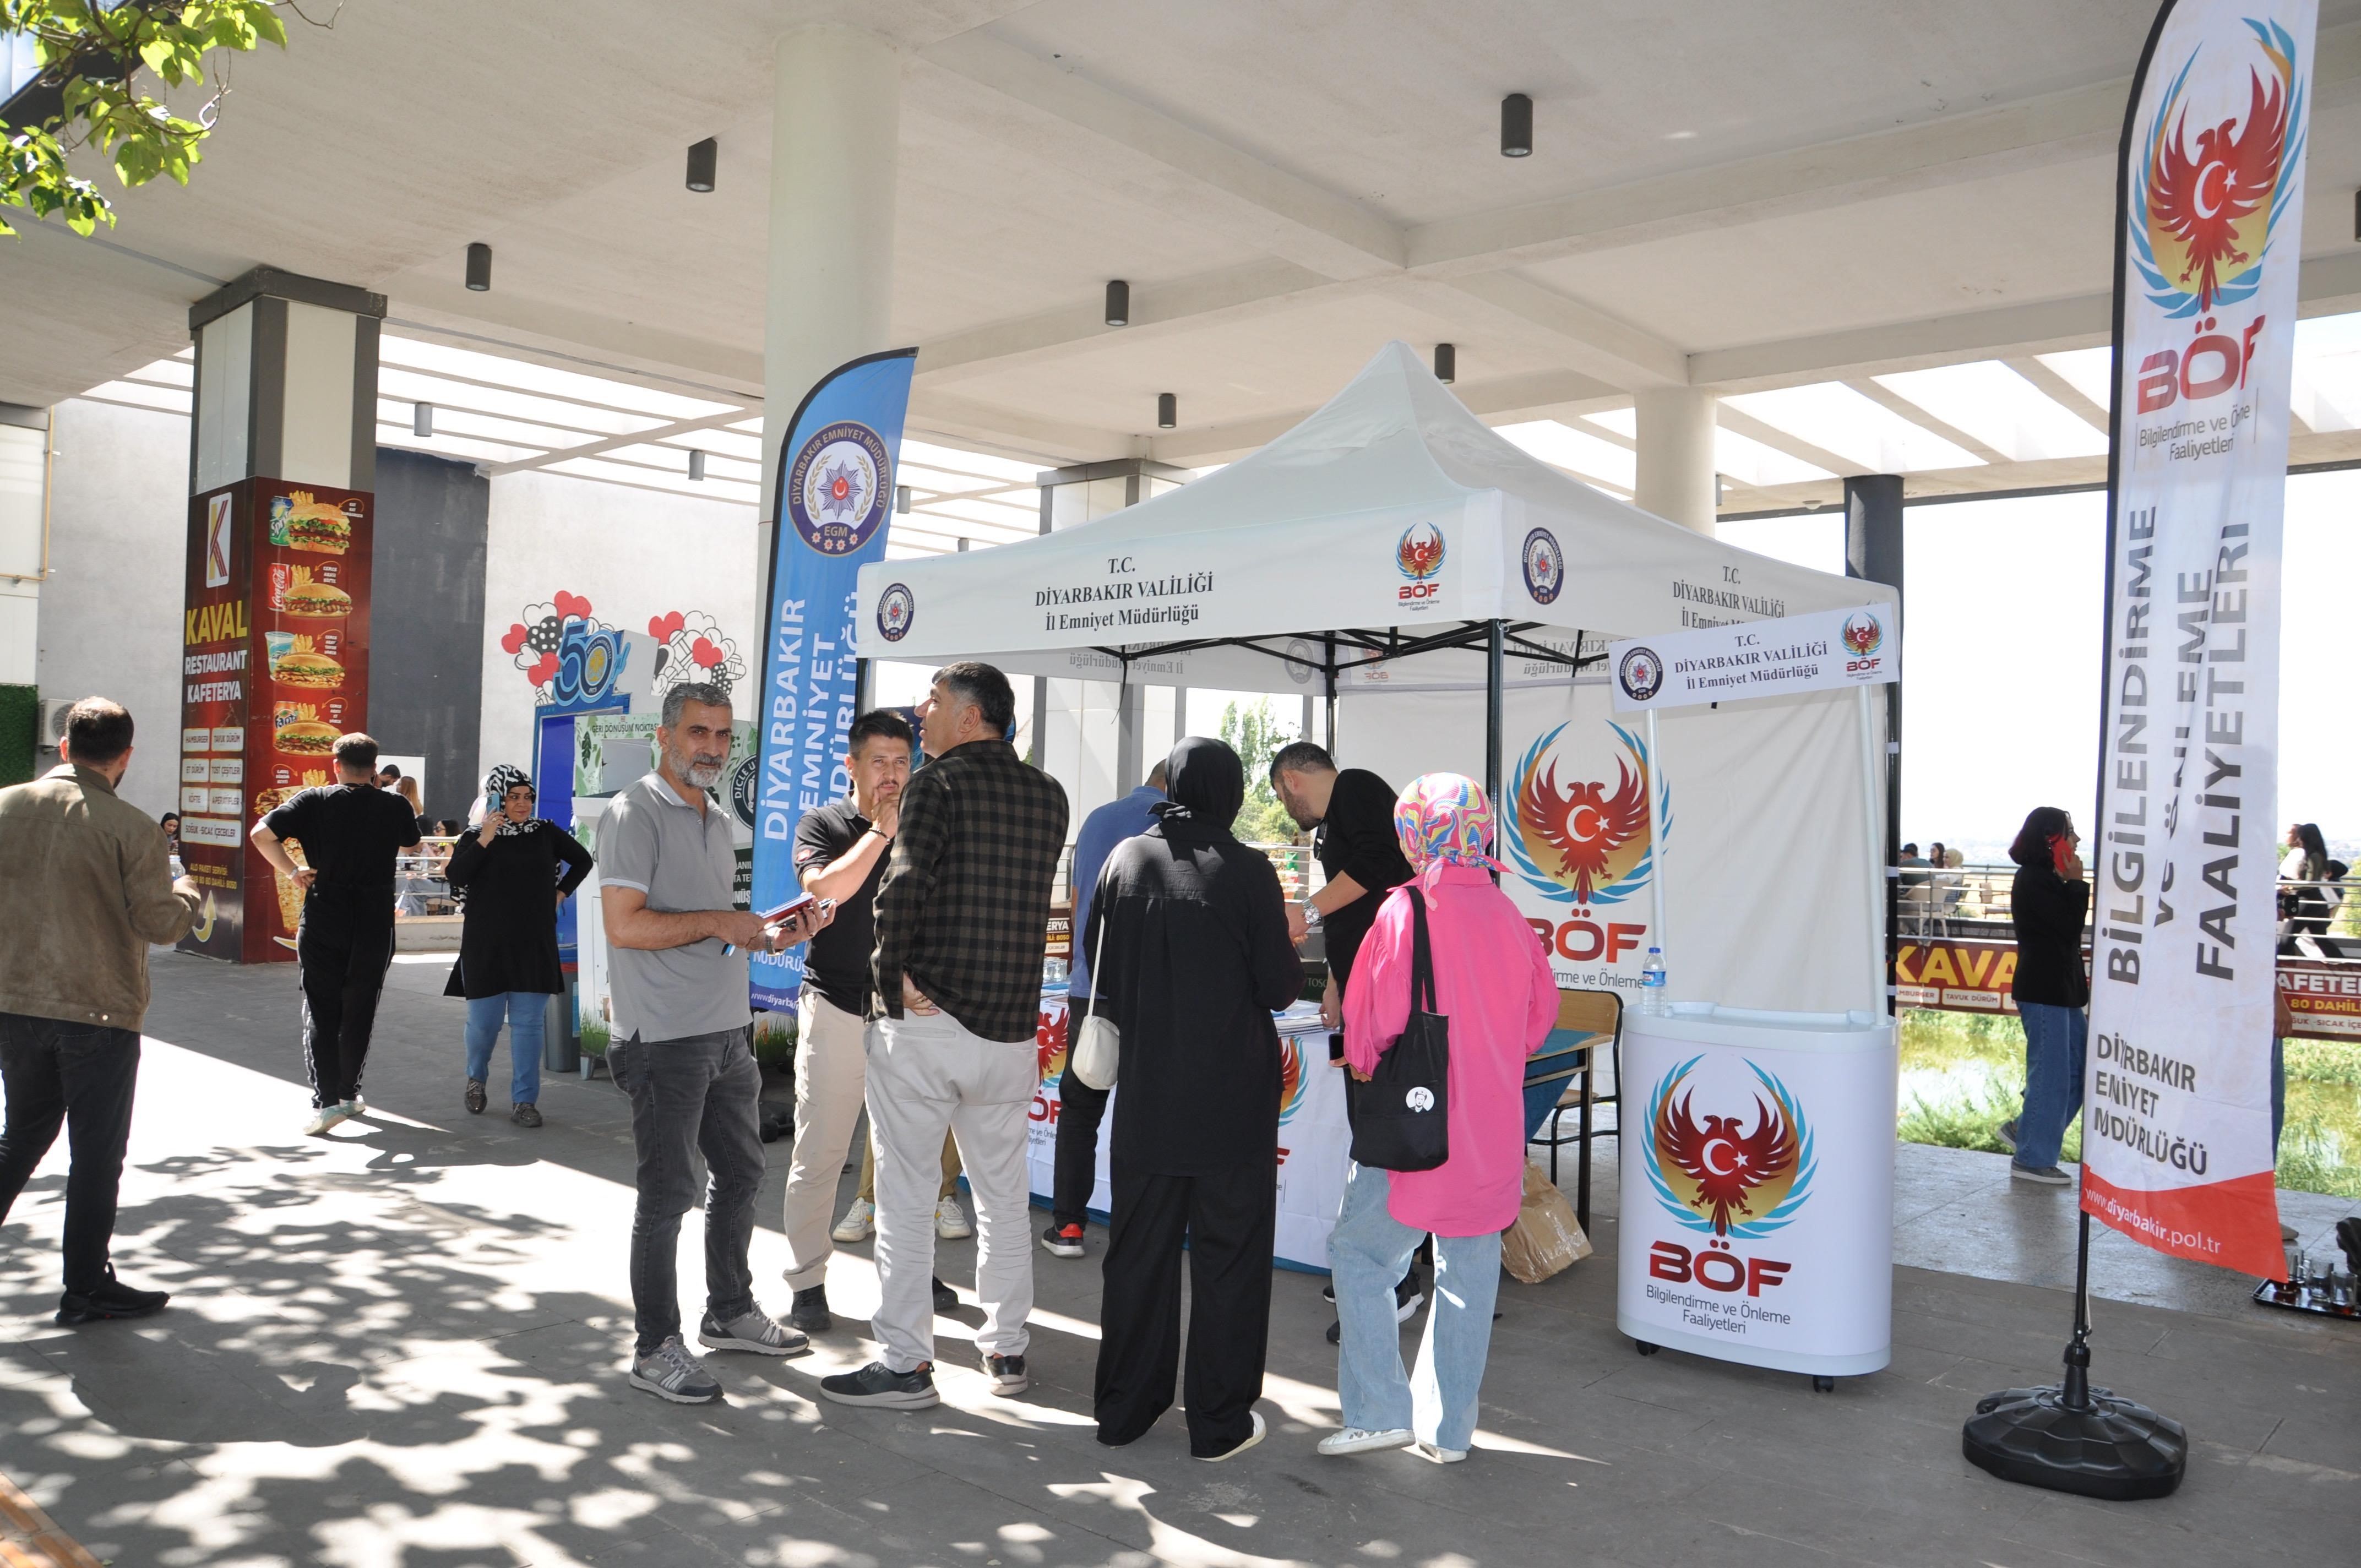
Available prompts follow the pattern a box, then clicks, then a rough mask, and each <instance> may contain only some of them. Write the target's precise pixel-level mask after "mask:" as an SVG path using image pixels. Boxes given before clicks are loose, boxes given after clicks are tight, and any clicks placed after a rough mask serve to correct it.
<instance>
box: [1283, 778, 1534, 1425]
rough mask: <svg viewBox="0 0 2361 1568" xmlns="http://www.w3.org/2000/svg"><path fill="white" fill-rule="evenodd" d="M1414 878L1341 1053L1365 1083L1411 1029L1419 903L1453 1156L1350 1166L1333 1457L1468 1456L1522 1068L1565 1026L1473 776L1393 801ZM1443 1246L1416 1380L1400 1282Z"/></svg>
mask: <svg viewBox="0 0 2361 1568" xmlns="http://www.w3.org/2000/svg"><path fill="white" fill-rule="evenodd" d="M1394 831H1395V833H1396V834H1397V835H1398V836H1399V837H1400V839H1401V845H1402V852H1403V853H1404V854H1406V855H1407V856H1409V858H1410V863H1411V866H1412V867H1413V868H1415V870H1416V872H1417V874H1416V875H1415V876H1414V877H1412V878H1411V881H1410V882H1408V883H1404V884H1403V885H1401V886H1400V887H1398V888H1396V889H1394V890H1393V892H1392V893H1390V894H1388V895H1387V897H1386V901H1385V904H1384V905H1383V906H1382V907H1380V908H1379V910H1378V919H1377V924H1376V925H1375V926H1374V927H1371V928H1370V931H1369V935H1368V938H1367V940H1365V941H1364V942H1363V943H1362V945H1361V952H1360V956H1359V958H1358V959H1356V960H1355V962H1354V965H1353V975H1352V979H1351V980H1350V981H1348V982H1347V983H1346V986H1345V1065H1346V1066H1347V1067H1348V1068H1350V1069H1352V1072H1353V1075H1354V1076H1355V1077H1356V1078H1359V1079H1363V1080H1367V1078H1368V1076H1369V1075H1370V1073H1371V1072H1372V1071H1374V1070H1375V1069H1376V1068H1377V1065H1378V1058H1379V1057H1381V1056H1383V1055H1384V1054H1385V1052H1386V1051H1387V1050H1388V1049H1389V1047H1392V1045H1393V1043H1394V1042H1395V1040H1396V1039H1398V1038H1399V1037H1400V1035H1401V1032H1402V1029H1403V1027H1404V1026H1405V1025H1407V1024H1408V1023H1409V1021H1410V1007H1411V928H1412V925H1413V912H1412V908H1411V902H1410V901H1411V899H1412V898H1422V899H1424V900H1425V902H1426V911H1427V926H1428V928H1429V936H1430V942H1431V949H1432V953H1433V967H1434V993H1435V999H1434V1008H1435V1011H1437V1012H1438V1013H1441V1014H1443V1015H1444V1017H1446V1018H1448V1019H1450V1021H1451V1056H1450V1070H1449V1077H1448V1079H1447V1080H1446V1083H1447V1092H1446V1093H1445V1095H1444V1104H1445V1108H1446V1109H1445V1115H1446V1116H1447V1118H1448V1124H1449V1127H1450V1134H1451V1157H1450V1158H1448V1159H1446V1160H1445V1161H1444V1163H1443V1164H1441V1165H1439V1166H1437V1167H1435V1168H1433V1170H1419V1171H1388V1170H1378V1169H1376V1168H1371V1167H1367V1166H1357V1165H1356V1166H1355V1167H1354V1168H1353V1172H1352V1176H1351V1178H1350V1179H1348V1180H1347V1181H1346V1183H1345V1202H1344V1209H1343V1212H1341V1213H1340V1214H1338V1216H1337V1219H1336V1228H1335V1230H1334V1232H1332V1233H1331V1234H1330V1235H1329V1238H1328V1262H1329V1266H1330V1267H1331V1269H1332V1270H1333V1271H1334V1275H1335V1289H1336V1317H1337V1321H1338V1323H1339V1324H1340V1325H1341V1326H1342V1331H1343V1332H1342V1334H1341V1336H1340V1340H1339V1344H1338V1350H1337V1369H1336V1391H1337V1395H1338V1397H1339V1398H1340V1400H1341V1402H1342V1403H1343V1406H1344V1417H1345V1428H1344V1430H1343V1431H1339V1432H1335V1433H1334V1434H1332V1435H1330V1436H1329V1437H1327V1438H1325V1439H1323V1440H1322V1442H1321V1444H1320V1452H1321V1453H1328V1454H1345V1453H1372V1452H1374V1451H1376V1450H1378V1449H1387V1448H1406V1447H1409V1446H1410V1445H1411V1443H1412V1442H1415V1443H1416V1444H1417V1446H1418V1451H1419V1453H1422V1454H1423V1455H1424V1456H1425V1457H1426V1458H1429V1459H1432V1460H1433V1461H1434V1462H1435V1463H1436V1464H1453V1463H1455V1462H1456V1461H1458V1460H1462V1459H1465V1458H1466V1457H1467V1445H1468V1442H1469V1441H1470V1440H1471V1439H1472V1438H1473V1437H1474V1435H1475V1431H1476V1395H1477V1389H1478V1388H1479V1387H1481V1386H1482V1385H1483V1381H1484V1361H1485V1357H1486V1355H1487V1354H1488V1352H1489V1351H1490V1349H1491V1343H1492V1298H1493V1294H1494V1292H1495V1291H1496V1290H1497V1289H1498V1288H1499V1282H1500V1233H1501V1232H1502V1231H1503V1230H1506V1229H1507V1228H1508V1226H1509V1224H1510V1222H1511V1221H1513V1220H1515V1218H1516V1217H1517V1206H1518V1203H1519V1202H1520V1201H1521V1199H1522V1197H1523V1193H1524V1176H1525V1169H1524V1168H1525V1126H1524V1076H1525V1058H1527V1057H1530V1056H1531V1055H1532V1053H1533V1052H1534V1051H1535V1050H1536V1049H1538V1048H1539V1047H1540V1046H1541V1043H1542V1041H1543V1038H1544V1037H1545V1036H1547V1035H1548V1034H1549V1032H1550V1029H1551V1028H1552V1026H1554V1025H1555V1024H1556V1022H1557V982H1556V981H1555V980H1554V979H1553V978H1552V977H1551V974H1550V968H1549V959H1548V956H1547V954H1545V953H1544V952H1543V948H1542V945H1541V939H1540V938H1538V937H1536V936H1534V934H1533V928H1532V927H1531V926H1529V925H1527V924H1526V923H1525V919H1524V916H1521V915H1520V914H1518V913H1517V908H1516V905H1513V904H1511V903H1510V902H1509V898H1508V895H1507V894H1503V893H1502V892H1501V891H1500V890H1499V888H1497V887H1495V886H1494V885H1493V884H1492V880H1491V878H1490V877H1489V876H1488V875H1486V874H1485V873H1486V868H1487V867H1492V866H1496V865H1497V863H1498V862H1496V861H1493V860H1492V859H1491V857H1490V855H1489V854H1488V850H1489V849H1490V846H1491V841H1492V803H1491V802H1490V801H1488V800H1487V799H1486V798H1485V796H1484V792H1483V791H1482V790H1481V789H1480V788H1478V787H1477V784H1476V783H1475V781H1473V780H1472V779H1467V778H1463V777H1461V776H1460V775H1459V774H1457V773H1428V774H1427V775H1425V776H1424V777H1422V778H1420V779H1416V780H1413V781H1412V782H1411V785H1410V787H1409V788H1407V789H1405V790H1403V791H1402V793H1401V796H1400V799H1399V800H1398V801H1396V802H1395V804H1394ZM1429 1233H1432V1234H1433V1237H1434V1290H1433V1305H1432V1306H1431V1307H1430V1308H1429V1309H1428V1310H1427V1319H1426V1337H1425V1339H1424V1340H1423V1342H1422V1343H1421V1344H1420V1346H1419V1354H1418V1372H1417V1376H1416V1378H1415V1381H1413V1380H1412V1378H1411V1376H1408V1375H1406V1374H1405V1373H1404V1371H1403V1369H1402V1360H1401V1340H1400V1330H1399V1329H1397V1328H1396V1326H1395V1321H1394V1281H1396V1280H1398V1279H1400V1277H1401V1275H1402V1270H1403V1269H1404V1268H1405V1267H1406V1266H1408V1265H1409V1263H1410V1260H1411V1254H1412V1253H1414V1252H1415V1251H1416V1250H1417V1249H1418V1245H1419V1243H1420V1242H1421V1241H1422V1240H1423V1239H1425V1237H1426V1236H1427V1234H1429Z"/></svg>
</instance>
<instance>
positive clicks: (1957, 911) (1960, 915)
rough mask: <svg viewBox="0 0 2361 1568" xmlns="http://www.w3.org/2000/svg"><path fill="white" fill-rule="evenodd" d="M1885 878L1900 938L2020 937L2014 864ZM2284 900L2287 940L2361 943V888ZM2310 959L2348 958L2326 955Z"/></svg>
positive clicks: (2308, 886) (1909, 870) (2312, 891)
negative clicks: (1891, 893)
mask: <svg viewBox="0 0 2361 1568" xmlns="http://www.w3.org/2000/svg"><path fill="white" fill-rule="evenodd" d="M1886 874H1887V875H1888V876H1890V877H1892V878H1893V879H1894V882H1895V883H1896V889H1895V891H1896V893H1897V894H1898V895H1899V896H1898V897H1897V899H1896V901H1895V911H1894V931H1895V934H1896V935H1897V936H1901V937H1916V938H1929V937H1940V938H1971V939H1974V940H1978V941H1993V942H2008V941H2014V940H2015V938H2016V927H2015V920H2014V906H2013V905H2012V904H2011V902H2010V896H2011V893H2012V891H2013V889H2014V886H2015V879H2016V868H2015V866H2003V865H1973V866H1949V867H1945V866H1911V865H1903V866H1889V867H1888V868H1886ZM2094 913H2095V912H2094ZM2279 916H2280V919H2279V937H2280V938H2281V939H2282V940H2288V939H2295V940H2298V941H2301V939H2302V938H2307V937H2309V938H2321V937H2326V938H2329V942H2330V945H2333V946H2339V947H2341V946H2343V945H2344V943H2343V942H2342V941H2340V940H2339V938H2345V939H2349V940H2351V941H2355V942H2361V886H2356V885H2353V884H2351V883H2338V882H2282V883H2279ZM2085 925H2086V927H2087V925H2088V921H2087V920H2086V921H2085ZM2312 945H2314V946H2317V945H2319V944H2317V943H2316V942H2315V943H2314V944H2312ZM2309 956H2312V957H2315V958H2339V957H2344V956H2346V955H2345V954H2344V953H2339V952H2327V951H2323V952H2314V953H2311V954H2310V955H2309ZM2356 956H2361V953H2356Z"/></svg>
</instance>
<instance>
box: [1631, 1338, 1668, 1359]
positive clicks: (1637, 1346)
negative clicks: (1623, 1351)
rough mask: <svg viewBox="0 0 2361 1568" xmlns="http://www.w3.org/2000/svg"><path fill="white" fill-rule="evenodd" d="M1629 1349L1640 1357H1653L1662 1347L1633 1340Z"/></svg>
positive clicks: (1641, 1340) (1644, 1341) (1640, 1340)
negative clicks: (1636, 1352) (1640, 1355)
mask: <svg viewBox="0 0 2361 1568" xmlns="http://www.w3.org/2000/svg"><path fill="white" fill-rule="evenodd" d="M1631 1348H1632V1349H1633V1350H1636V1351H1638V1352H1639V1353H1640V1354H1642V1355H1653V1354H1656V1352H1658V1351H1659V1350H1662V1349H1663V1348H1664V1347H1663V1346H1662V1345H1654V1344H1650V1343H1648V1342H1647V1341H1646V1340H1643V1339H1635V1340H1633V1341H1632V1342H1631Z"/></svg>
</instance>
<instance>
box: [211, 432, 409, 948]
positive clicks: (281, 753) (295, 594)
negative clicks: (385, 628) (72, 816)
mask: <svg viewBox="0 0 2361 1568" xmlns="http://www.w3.org/2000/svg"><path fill="white" fill-rule="evenodd" d="M370 499H371V498H370V497H369V496H368V494H367V493H366V492H362V491H354V490H337V489H329V488H325V487H323V486H319V485H291V484H287V483H285V482H282V481H280V480H276V479H241V480H239V481H238V482H237V483H236V484H234V485H229V486H225V487H224V488H220V489H217V490H211V491H207V492H205V493H204V494H202V495H199V496H197V497H195V498H194V499H192V500H191V501H190V503H189V552H188V577H187V589H186V597H185V598H184V600H183V609H182V617H181V643H182V647H181V683H182V684H181V750H180V775H181V785H180V811H181V864H182V865H183V866H185V867H186V868H187V870H188V873H189V876H190V878H191V880H192V881H193V882H195V883H196V884H197V885H198V887H200V888H202V889H203V892H204V898H205V901H204V904H203V906H202V907H201V909H200V911H199V914H198V918H197V924H196V927H195V928H194V929H193V930H192V931H191V932H190V933H189V935H188V936H186V937H184V938H181V944H180V945H181V950H182V951H184V952H197V953H203V954H205V955H207V956H208V957H212V958H219V959H230V960H232V961H233V962H244V963H263V962H269V961H273V960H283V959H291V958H293V957H294V956H295V927H296V924H297V922H298V920H299V919H300V918H301V916H302V890H301V889H299V888H298V887H296V885H295V883H293V882H292V881H291V879H288V878H285V877H281V876H280V875H278V874H277V873H276V872H273V871H272V870H271V868H270V865H269V862H268V861H265V860H263V858H262V856H261V855H260V854H259V853H258V852H257V851H256V850H254V848H253V846H252V844H251V843H250V842H249V841H248V839H247V832H248V830H249V829H251V828H253V826H254V824H255V822H256V821H257V820H258V818H260V817H262V815H263V814H264V813H266V812H268V811H269V810H271V809H272V808H273V807H274V806H278V805H279V803H280V802H281V801H283V800H285V799H287V798H288V797H289V796H290V795H293V794H294V793H295V792H296V791H298V790H300V789H304V788H307V787H309V786H311V785H313V784H326V783H329V782H330V781H331V780H332V779H334V777H335V744H336V737H337V736H339V735H341V734H344V733H346V731H348V730H353V729H363V728H365V727H366V721H367V717H368V581H369V537H370V529H369V522H370ZM290 853H291V854H293V855H294V856H295V857H296V858H297V859H298V861H301V858H302V850H301V847H300V845H299V846H297V847H295V848H294V849H292V850H291V851H290Z"/></svg>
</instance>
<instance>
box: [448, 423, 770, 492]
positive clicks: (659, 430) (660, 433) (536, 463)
mask: <svg viewBox="0 0 2361 1568" xmlns="http://www.w3.org/2000/svg"><path fill="white" fill-rule="evenodd" d="M753 412H757V410H753V409H724V410H723V411H721V412H719V413H711V414H700V415H698V416H697V418H695V419H676V420H674V421H673V422H671V423H670V424H660V425H657V426H655V427H654V428H653V429H651V430H637V431H633V432H631V433H630V434H629V435H609V436H606V437H603V438H601V439H600V440H598V441H587V442H584V443H583V444H581V445H579V446H562V447H559V448H558V449H557V450H556V451H555V452H544V453H543V454H542V455H540V456H538V457H520V458H518V459H517V460H516V461H514V462H512V463H495V464H493V465H492V466H489V467H488V468H486V469H485V470H484V472H485V474H487V475H488V476H489V477H492V478H495V479H497V478H499V477H500V476H501V475H502V474H518V473H522V472H523V471H524V470H525V469H527V468H546V467H548V466H550V465H551V464H552V463H563V462H565V461H566V459H567V458H569V457H596V456H598V455H599V454H600V453H602V452H613V451H615V450H617V449H618V448H620V447H624V446H645V445H647V444H650V443H652V442H660V441H663V440H665V439H666V438H667V437H670V436H675V435H686V434H687V433H689V432H691V431H694V430H711V429H713V428H714V427H715V426H717V425H724V424H735V423H736V422H738V421H740V420H741V419H744V418H745V417H746V416H747V415H748V414H750V413H753ZM485 439H492V438H489V437H487V438H485ZM733 461H736V462H740V463H743V462H745V461H746V459H745V458H743V457H740V458H736V459H733Z"/></svg>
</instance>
